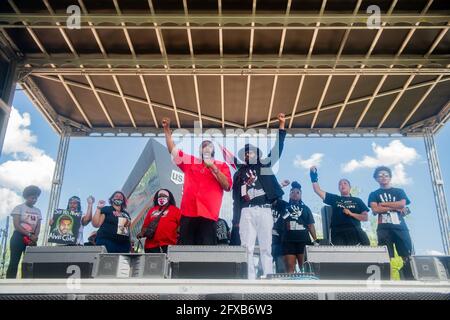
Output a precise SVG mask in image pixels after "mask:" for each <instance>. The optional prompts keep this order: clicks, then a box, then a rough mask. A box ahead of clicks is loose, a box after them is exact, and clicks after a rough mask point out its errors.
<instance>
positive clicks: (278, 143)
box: [261, 113, 286, 166]
mask: <svg viewBox="0 0 450 320" xmlns="http://www.w3.org/2000/svg"><path fill="white" fill-rule="evenodd" d="M277 118H278V129H279V131H278V133H277V138H276V140H275V144H274V145H273V148H272V149H271V150H270V152H269V154H268V155H267V159H264V160H261V163H263V164H265V165H269V166H272V164H273V163H272V156H275V157H276V158H274V160H276V161H278V159H279V158H280V157H281V153H283V149H284V140H285V138H286V130H285V129H284V128H285V124H286V116H285V115H284V113H279V114H278V116H277Z"/></svg>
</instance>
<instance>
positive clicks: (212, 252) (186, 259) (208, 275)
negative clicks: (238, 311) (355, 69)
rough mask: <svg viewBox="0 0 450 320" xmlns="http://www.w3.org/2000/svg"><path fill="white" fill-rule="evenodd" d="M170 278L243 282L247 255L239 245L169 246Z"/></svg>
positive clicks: (245, 273) (245, 275) (245, 274)
mask: <svg viewBox="0 0 450 320" xmlns="http://www.w3.org/2000/svg"><path fill="white" fill-rule="evenodd" d="M168 258H169V263H170V270H171V278H178V279H247V277H248V276H247V253H246V250H245V248H244V247H240V246H169V249H168Z"/></svg>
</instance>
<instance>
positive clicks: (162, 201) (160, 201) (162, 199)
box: [158, 197, 169, 207]
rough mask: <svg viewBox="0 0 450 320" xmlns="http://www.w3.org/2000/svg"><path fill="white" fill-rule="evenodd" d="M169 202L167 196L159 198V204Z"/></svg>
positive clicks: (162, 204)
mask: <svg viewBox="0 0 450 320" xmlns="http://www.w3.org/2000/svg"><path fill="white" fill-rule="evenodd" d="M168 202H169V199H167V198H165V197H161V198H158V204H159V205H160V206H161V207H162V206H165V205H166V204H167V203H168Z"/></svg>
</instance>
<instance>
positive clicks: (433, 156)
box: [424, 128, 450, 255]
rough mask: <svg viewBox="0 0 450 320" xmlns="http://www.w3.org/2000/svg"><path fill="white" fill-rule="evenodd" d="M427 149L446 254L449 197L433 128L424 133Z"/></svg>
mask: <svg viewBox="0 0 450 320" xmlns="http://www.w3.org/2000/svg"><path fill="white" fill-rule="evenodd" d="M424 140H425V149H426V152H427V158H428V169H429V170H430V177H431V184H432V186H433V192H434V201H435V202H436V211H437V215H438V221H439V228H440V230H441V237H442V246H443V248H444V252H445V254H446V255H449V254H450V250H449V247H450V231H449V230H450V226H449V217H448V209H447V199H446V198H445V190H444V179H443V178H442V173H441V167H440V165H439V159H438V153H437V148H436V143H435V142H434V134H433V132H432V130H431V128H427V129H426V131H425V135H424Z"/></svg>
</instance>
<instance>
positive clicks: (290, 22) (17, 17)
mask: <svg viewBox="0 0 450 320" xmlns="http://www.w3.org/2000/svg"><path fill="white" fill-rule="evenodd" d="M449 16H450V11H445V10H443V11H440V12H439V14H427V15H425V16H421V15H420V14H417V13H407V14H393V15H390V16H388V15H382V16H381V21H382V22H385V23H386V26H387V27H389V28H396V29H408V28H410V26H409V25H414V24H416V23H417V22H421V23H423V24H425V25H423V26H422V25H418V26H417V28H423V29H430V28H432V29H441V28H443V29H444V28H448V26H445V25H442V24H443V23H447V22H448V17H449ZM67 18H68V15H67V14H55V15H51V14H50V15H49V14H9V13H1V14H0V21H1V23H0V27H2V28H22V26H20V25H14V24H17V23H19V22H21V21H25V22H26V23H27V24H28V25H29V27H32V28H47V29H49V28H57V26H56V25H55V23H56V22H59V23H61V26H62V27H64V28H68V26H67V25H66V23H67ZM80 20H81V26H80V27H81V28H91V27H95V28H98V29H108V28H109V29H111V28H115V29H122V28H123V26H122V23H125V24H126V26H125V28H127V29H155V28H159V29H183V30H185V29H186V22H189V24H190V28H191V29H194V28H201V29H219V28H222V29H272V30H273V29H283V28H286V27H287V28H289V29H316V28H320V26H316V24H317V23H320V24H321V25H322V24H323V25H324V26H323V27H322V28H324V27H325V28H329V29H346V28H359V29H367V26H366V23H367V14H358V15H353V14H348V13H345V14H329V13H327V14H326V15H321V14H320V13H319V14H292V13H291V14H289V16H288V17H287V19H285V16H284V15H280V14H257V15H244V14H222V15H220V16H219V15H214V14H189V15H187V16H186V15H184V14H158V15H150V16H149V15H145V14H140V15H137V14H124V15H121V16H118V15H116V14H83V15H81V17H80ZM89 23H91V24H92V26H89V25H88V24H89ZM155 23H156V24H157V26H155V25H154V24H155ZM252 23H253V24H254V26H251V25H252ZM399 23H403V24H407V25H396V24H399ZM219 24H222V26H220V27H219ZM296 24H297V25H296ZM332 24H338V25H337V26H334V25H333V26H331V25H332ZM343 24H344V25H343ZM351 24H357V25H353V26H351ZM358 24H363V25H359V26H358ZM408 24H409V25H408ZM430 24H431V26H430Z"/></svg>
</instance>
